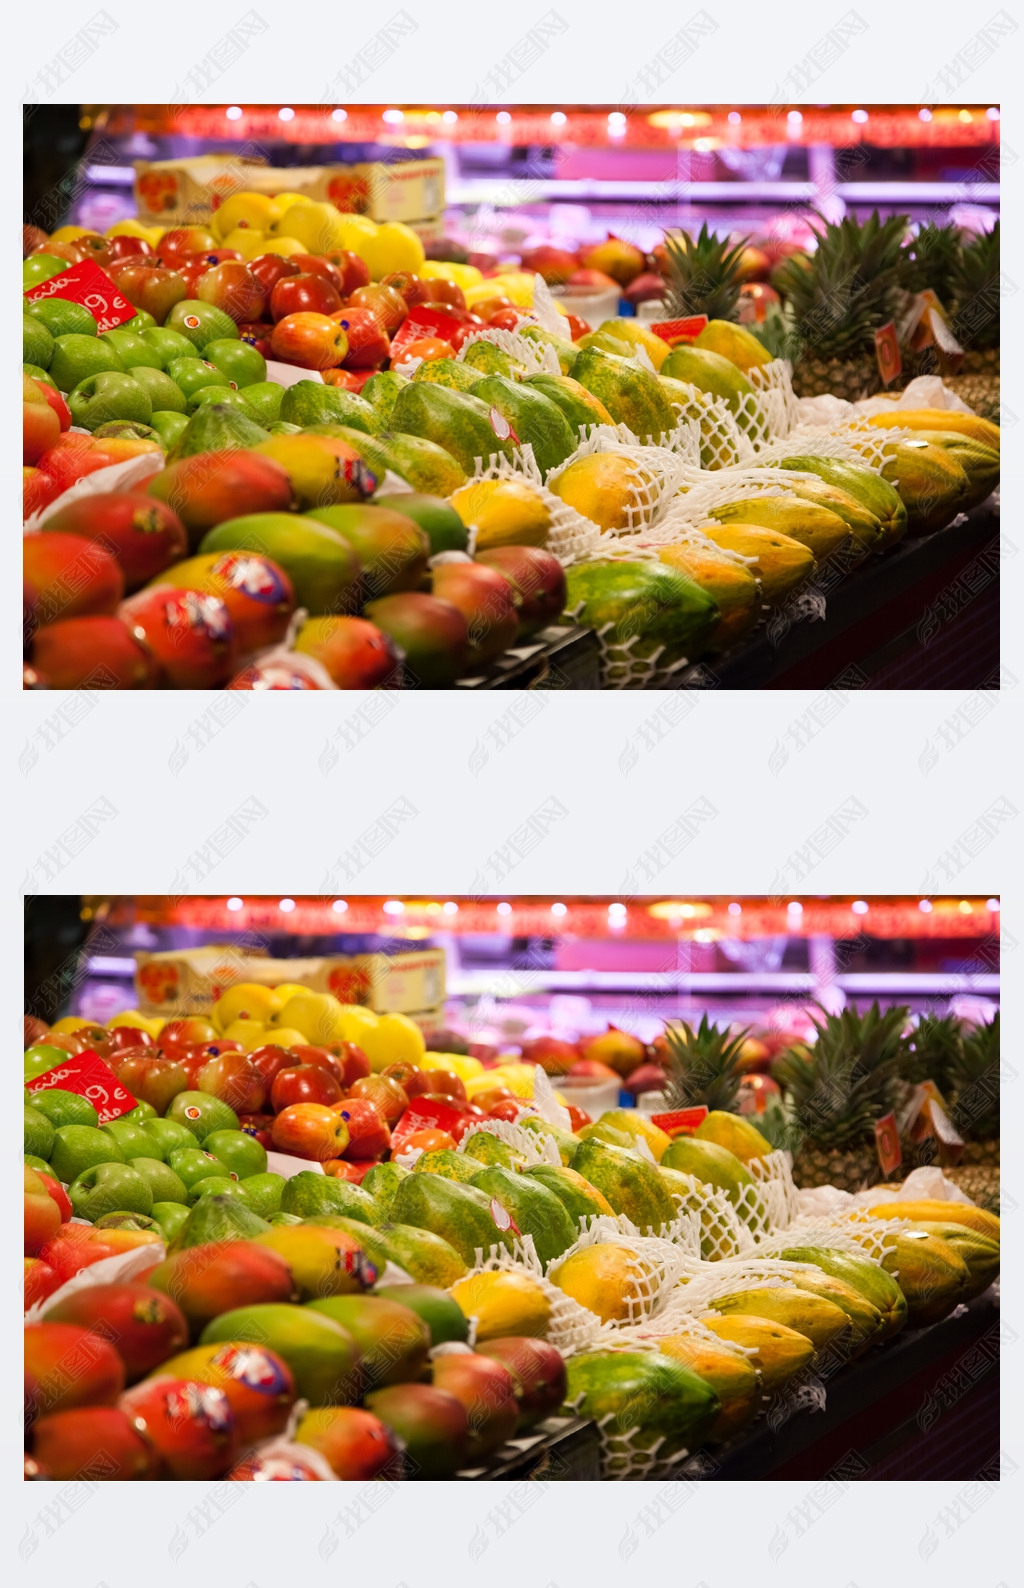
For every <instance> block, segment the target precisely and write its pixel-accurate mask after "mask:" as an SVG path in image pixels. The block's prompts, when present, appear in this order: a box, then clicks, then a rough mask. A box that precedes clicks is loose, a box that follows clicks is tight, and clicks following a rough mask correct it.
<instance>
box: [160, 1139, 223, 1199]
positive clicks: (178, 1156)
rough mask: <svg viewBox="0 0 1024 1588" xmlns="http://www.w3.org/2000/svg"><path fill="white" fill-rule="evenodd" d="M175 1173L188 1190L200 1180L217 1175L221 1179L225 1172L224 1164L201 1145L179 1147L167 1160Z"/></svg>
mask: <svg viewBox="0 0 1024 1588" xmlns="http://www.w3.org/2000/svg"><path fill="white" fill-rule="evenodd" d="M167 1162H168V1164H169V1165H170V1167H171V1168H172V1169H173V1170H174V1173H175V1174H176V1175H177V1176H178V1179H179V1180H181V1181H182V1182H183V1184H184V1186H185V1189H186V1191H191V1190H192V1187H193V1186H194V1185H196V1184H198V1182H199V1181H200V1180H206V1179H208V1178H209V1177H210V1176H211V1175H215V1176H216V1177H217V1179H218V1180H219V1179H220V1178H221V1177H222V1176H223V1174H224V1165H223V1164H222V1163H221V1161H220V1159H219V1158H215V1157H214V1156H213V1153H212V1152H203V1150H202V1148H201V1147H177V1148H175V1150H174V1152H172V1153H171V1154H170V1156H169V1158H168V1160H167Z"/></svg>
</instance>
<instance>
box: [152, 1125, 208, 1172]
mask: <svg viewBox="0 0 1024 1588" xmlns="http://www.w3.org/2000/svg"><path fill="white" fill-rule="evenodd" d="M142 1128H143V1130H144V1131H145V1132H146V1135H147V1136H148V1137H149V1141H150V1145H149V1146H148V1147H147V1149H146V1151H145V1153H144V1154H143V1157H148V1158H160V1159H162V1160H163V1162H164V1163H166V1162H167V1160H168V1159H169V1157H170V1155H171V1153H172V1152H176V1151H177V1150H178V1149H179V1148H181V1147H194V1146H195V1144H196V1138H195V1137H194V1136H193V1134H192V1132H191V1131H190V1130H188V1129H186V1127H185V1126H184V1125H181V1124H179V1123H178V1121H177V1120H176V1119H147V1120H144V1121H143V1124H142Z"/></svg>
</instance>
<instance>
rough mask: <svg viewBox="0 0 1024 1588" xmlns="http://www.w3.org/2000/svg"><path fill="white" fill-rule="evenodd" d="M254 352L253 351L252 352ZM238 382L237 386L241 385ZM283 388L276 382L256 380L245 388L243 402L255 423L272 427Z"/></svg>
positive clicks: (278, 411) (279, 406)
mask: <svg viewBox="0 0 1024 1588" xmlns="http://www.w3.org/2000/svg"><path fill="white" fill-rule="evenodd" d="M253 351H255V349H254V350H253ZM241 384H242V383H241V381H239V385H241ZM283 396H284V387H283V386H281V385H279V384H278V382H277V381H276V380H258V381H256V382H255V383H254V384H253V385H252V386H246V388H245V400H246V402H247V403H248V405H249V407H250V408H251V409H252V412H253V413H254V414H255V415H256V422H257V423H258V424H261V425H272V424H273V423H274V421H275V420H276V419H277V417H278V415H279V414H280V412H281V399H282V397H283Z"/></svg>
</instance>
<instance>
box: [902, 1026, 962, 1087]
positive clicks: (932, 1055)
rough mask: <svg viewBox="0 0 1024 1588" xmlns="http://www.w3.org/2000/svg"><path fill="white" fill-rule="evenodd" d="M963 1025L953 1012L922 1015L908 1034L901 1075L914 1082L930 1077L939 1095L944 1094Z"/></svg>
mask: <svg viewBox="0 0 1024 1588" xmlns="http://www.w3.org/2000/svg"><path fill="white" fill-rule="evenodd" d="M963 1029H964V1027H963V1021H962V1020H960V1019H958V1018H957V1016H956V1015H933V1014H929V1015H922V1016H921V1018H920V1020H919V1021H918V1022H917V1026H916V1028H915V1030H914V1031H913V1032H912V1034H911V1037H910V1054H909V1055H908V1059H907V1063H906V1064H905V1066H904V1068H903V1079H904V1080H905V1081H910V1082H912V1083H913V1084H914V1085H915V1086H916V1085H919V1084H920V1083H921V1082H922V1081H934V1082H935V1085H936V1086H937V1087H938V1089H939V1091H940V1092H941V1093H942V1095H943V1097H948V1095H949V1092H950V1090H951V1088H950V1080H951V1078H952V1075H953V1071H954V1068H955V1066H956V1064H957V1061H958V1059H959V1056H960V1044H961V1041H962V1039H963Z"/></svg>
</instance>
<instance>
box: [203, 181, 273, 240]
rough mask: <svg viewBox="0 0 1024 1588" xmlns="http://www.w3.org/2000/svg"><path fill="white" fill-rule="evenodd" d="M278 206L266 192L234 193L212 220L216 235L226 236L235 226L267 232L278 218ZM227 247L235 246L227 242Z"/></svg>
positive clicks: (212, 228) (212, 229) (211, 227)
mask: <svg viewBox="0 0 1024 1588" xmlns="http://www.w3.org/2000/svg"><path fill="white" fill-rule="evenodd" d="M277 214H278V210H277V206H276V205H275V203H274V200H273V199H272V198H270V197H269V196H268V194H266V193H232V195H231V197H230V198H228V199H225V200H224V202H223V204H222V205H221V207H220V209H219V210H217V212H216V213H215V215H214V217H213V219H212V220H211V222H210V230H211V231H212V232H213V233H214V235H215V236H217V237H220V238H226V237H227V236H228V234H229V233H230V232H233V231H234V230H235V227H236V226H237V227H241V228H243V229H248V230H251V231H255V232H265V231H267V230H268V229H269V227H270V226H271V224H272V222H273V221H275V220H276V219H277ZM225 247H232V248H233V247H234V244H233V243H230V244H229V243H225Z"/></svg>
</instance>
